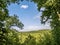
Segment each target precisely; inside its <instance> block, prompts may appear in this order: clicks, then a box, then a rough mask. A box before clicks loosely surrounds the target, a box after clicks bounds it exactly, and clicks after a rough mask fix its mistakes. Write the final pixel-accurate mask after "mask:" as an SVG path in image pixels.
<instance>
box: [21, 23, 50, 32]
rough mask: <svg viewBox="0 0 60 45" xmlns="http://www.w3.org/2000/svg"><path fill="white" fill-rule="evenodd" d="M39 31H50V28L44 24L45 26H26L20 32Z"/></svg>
mask: <svg viewBox="0 0 60 45" xmlns="http://www.w3.org/2000/svg"><path fill="white" fill-rule="evenodd" d="M41 29H51V27H50V26H49V24H45V25H40V26H38V25H31V26H27V27H24V29H23V30H20V31H22V32H25V31H36V30H41Z"/></svg>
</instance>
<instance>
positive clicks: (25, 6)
mask: <svg viewBox="0 0 60 45" xmlns="http://www.w3.org/2000/svg"><path fill="white" fill-rule="evenodd" d="M28 7H29V6H28V5H21V8H23V9H27V8H28Z"/></svg>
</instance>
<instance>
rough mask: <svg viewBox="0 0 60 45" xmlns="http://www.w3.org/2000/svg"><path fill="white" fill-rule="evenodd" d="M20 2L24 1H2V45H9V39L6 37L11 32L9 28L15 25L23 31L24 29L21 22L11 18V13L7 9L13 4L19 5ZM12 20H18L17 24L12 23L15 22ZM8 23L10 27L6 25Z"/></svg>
mask: <svg viewBox="0 0 60 45" xmlns="http://www.w3.org/2000/svg"><path fill="white" fill-rule="evenodd" d="M19 1H22V0H0V45H4V44H6V45H7V41H8V38H7V37H6V36H7V33H8V30H9V29H8V30H7V27H10V26H12V25H13V24H16V26H18V27H20V28H21V29H22V27H23V24H22V23H21V22H19V21H18V19H17V18H16V17H13V16H12V17H11V16H9V11H8V9H7V7H8V5H10V4H11V3H18V4H19ZM12 18H13V19H14V20H15V19H16V20H15V22H14V21H12V20H13V19H12ZM6 19H7V20H8V19H10V20H11V21H10V20H9V21H8V22H7V20H6ZM16 21H17V22H16ZM6 23H8V24H9V25H8V24H7V25H8V26H7V25H5V24H6ZM21 24H22V25H21ZM6 26H7V27H6Z"/></svg>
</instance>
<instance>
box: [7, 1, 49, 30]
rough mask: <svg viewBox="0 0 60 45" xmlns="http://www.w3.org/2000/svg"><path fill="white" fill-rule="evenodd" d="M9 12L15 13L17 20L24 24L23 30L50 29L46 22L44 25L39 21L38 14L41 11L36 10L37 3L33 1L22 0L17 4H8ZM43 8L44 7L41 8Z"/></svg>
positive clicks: (40, 13)
mask: <svg viewBox="0 0 60 45" xmlns="http://www.w3.org/2000/svg"><path fill="white" fill-rule="evenodd" d="M8 10H9V14H10V15H14V14H16V15H17V16H18V17H19V20H20V21H22V23H23V24H24V29H23V31H30V30H38V29H50V26H49V24H48V23H46V24H45V25H43V24H41V23H40V16H41V15H42V12H39V11H38V10H37V4H35V3H34V2H27V1H23V2H21V3H20V4H19V5H18V4H11V5H10V6H8ZM41 10H44V8H41Z"/></svg>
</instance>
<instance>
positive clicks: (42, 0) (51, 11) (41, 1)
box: [32, 0, 60, 45]
mask: <svg viewBox="0 0 60 45" xmlns="http://www.w3.org/2000/svg"><path fill="white" fill-rule="evenodd" d="M32 1H34V2H35V3H37V6H38V10H39V11H40V8H42V7H44V8H45V10H44V11H42V12H43V13H42V16H41V23H45V22H47V21H50V24H51V28H52V30H53V32H54V35H55V41H56V42H57V45H60V0H32Z"/></svg>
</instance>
